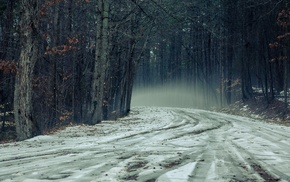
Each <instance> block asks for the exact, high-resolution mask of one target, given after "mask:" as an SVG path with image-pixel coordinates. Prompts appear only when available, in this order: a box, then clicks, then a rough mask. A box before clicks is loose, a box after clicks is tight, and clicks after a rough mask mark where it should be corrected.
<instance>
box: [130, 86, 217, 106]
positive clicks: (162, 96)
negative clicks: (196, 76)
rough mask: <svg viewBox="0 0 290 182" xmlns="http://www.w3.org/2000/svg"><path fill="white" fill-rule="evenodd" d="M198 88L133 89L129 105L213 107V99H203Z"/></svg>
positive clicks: (150, 87) (161, 87)
mask: <svg viewBox="0 0 290 182" xmlns="http://www.w3.org/2000/svg"><path fill="white" fill-rule="evenodd" d="M202 93H203V92H202V91H201V90H200V89H198V88H192V87H190V86H188V85H186V84H181V83H177V84H166V85H160V86H148V87H140V86H135V87H134V89H133V95H132V101H131V105H132V106H133V107H134V106H160V107H182V108H205V107H206V106H208V105H210V106H214V105H215V103H216V102H215V100H216V99H215V97H214V96H212V97H211V98H205V97H204V94H202Z"/></svg>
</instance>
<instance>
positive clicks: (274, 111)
mask: <svg viewBox="0 0 290 182" xmlns="http://www.w3.org/2000/svg"><path fill="white" fill-rule="evenodd" d="M216 111H218V112H224V113H228V114H233V115H238V116H244V117H249V118H254V119H261V120H263V121H266V122H269V123H275V124H280V125H285V126H290V106H288V108H287V109H285V103H284V102H283V101H280V100H278V99H275V100H273V101H272V102H270V103H267V101H265V99H264V98H258V97H257V98H255V99H252V100H249V101H242V100H241V101H237V102H235V103H233V104H231V105H230V106H228V107H225V108H222V109H219V110H216Z"/></svg>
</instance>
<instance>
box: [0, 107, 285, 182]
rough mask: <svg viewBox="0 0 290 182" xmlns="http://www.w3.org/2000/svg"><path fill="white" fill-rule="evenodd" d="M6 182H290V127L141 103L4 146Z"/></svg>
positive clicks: (0, 148)
mask: <svg viewBox="0 0 290 182" xmlns="http://www.w3.org/2000/svg"><path fill="white" fill-rule="evenodd" d="M0 181H4V182H12V181H21V182H45V181H49V182H50V181H65V182H71V181H77V182H82V181H83V182H88V181H100V182H105V181H109V182H111V181H141V182H153V181H157V182H170V181H172V182H183V181H184V182H185V181H197V182H198V181H290V129H289V128H288V127H284V126H279V125H272V124H267V123H264V122H263V121H258V120H253V119H249V118H244V117H238V116H232V115H227V114H221V113H214V112H208V111H203V110H193V109H178V108H158V107H156V108H154V107H135V108H133V110H132V112H131V114H130V116H128V117H125V118H122V119H119V120H117V121H105V122H103V123H101V124H98V125H95V126H74V127H68V128H66V129H65V130H62V131H59V132H57V133H55V134H53V135H45V136H38V137H35V138H32V139H29V140H26V141H23V142H16V143H9V144H0Z"/></svg>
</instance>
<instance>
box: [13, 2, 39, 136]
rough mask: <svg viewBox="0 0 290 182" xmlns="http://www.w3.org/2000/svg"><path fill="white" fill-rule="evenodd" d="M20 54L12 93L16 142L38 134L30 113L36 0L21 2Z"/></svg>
mask: <svg viewBox="0 0 290 182" xmlns="http://www.w3.org/2000/svg"><path fill="white" fill-rule="evenodd" d="M21 10H22V14H21V23H20V28H21V53H20V60H19V63H18V70H17V75H16V83H15V92H14V115H15V124H16V132H17V138H18V140H25V139H27V138H31V137H33V136H35V135H37V134H39V132H40V131H39V127H38V124H37V121H35V120H34V119H33V118H34V117H33V112H32V78H33V69H34V65H35V62H36V60H37V54H38V30H37V29H38V22H37V16H38V14H37V10H38V1H37V0H21Z"/></svg>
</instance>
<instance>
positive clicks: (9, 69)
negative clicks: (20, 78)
mask: <svg viewBox="0 0 290 182" xmlns="http://www.w3.org/2000/svg"><path fill="white" fill-rule="evenodd" d="M0 71H3V73H4V74H10V73H16V71H17V68H16V65H15V62H14V61H11V60H1V59H0Z"/></svg>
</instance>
